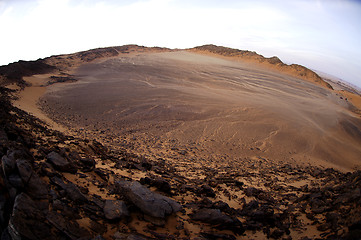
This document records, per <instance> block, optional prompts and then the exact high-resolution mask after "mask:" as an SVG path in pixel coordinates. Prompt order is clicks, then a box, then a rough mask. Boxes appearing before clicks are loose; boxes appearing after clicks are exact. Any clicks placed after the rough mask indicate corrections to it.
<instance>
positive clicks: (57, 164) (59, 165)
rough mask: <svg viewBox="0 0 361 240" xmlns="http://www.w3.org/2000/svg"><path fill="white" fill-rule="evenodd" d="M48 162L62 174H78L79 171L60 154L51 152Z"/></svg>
mask: <svg viewBox="0 0 361 240" xmlns="http://www.w3.org/2000/svg"><path fill="white" fill-rule="evenodd" d="M47 159H48V161H49V162H50V163H51V164H52V165H53V166H54V168H55V169H57V170H59V171H62V172H69V173H76V172H77V169H76V168H75V167H74V166H73V165H72V164H71V163H70V162H69V161H68V160H67V159H66V158H64V157H62V156H61V155H60V154H59V153H56V152H51V153H49V154H48V155H47Z"/></svg>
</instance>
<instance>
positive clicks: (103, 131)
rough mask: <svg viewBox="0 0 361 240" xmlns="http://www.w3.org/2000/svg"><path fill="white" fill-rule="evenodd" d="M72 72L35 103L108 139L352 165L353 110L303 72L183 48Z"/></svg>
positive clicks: (226, 155) (166, 153) (356, 134)
mask: <svg viewBox="0 0 361 240" xmlns="http://www.w3.org/2000/svg"><path fill="white" fill-rule="evenodd" d="M74 75H75V76H76V78H77V79H78V81H77V82H75V83H68V84H55V85H54V86H50V87H49V88H48V90H47V93H46V94H45V95H44V97H43V98H42V104H41V105H42V108H43V110H45V111H46V112H47V114H48V116H51V118H52V119H55V120H56V122H60V123H61V124H63V125H65V126H67V127H68V128H73V129H80V131H82V132H86V134H88V135H89V136H96V137H97V138H100V139H102V140H103V142H107V143H108V144H111V145H113V146H117V145H120V144H123V145H129V146H130V145H132V147H133V148H134V149H135V151H137V152H138V153H141V154H144V155H146V156H152V157H161V158H165V159H170V160H172V161H178V160H179V156H181V157H182V161H183V162H184V166H185V169H186V166H187V164H197V159H205V160H206V161H207V162H208V163H209V164H229V162H234V161H242V159H245V158H258V157H262V158H266V159H270V160H272V161H282V162H290V163H293V162H295V163H297V164H299V163H301V164H312V165H316V166H323V167H334V168H337V169H339V170H343V171H348V170H352V169H355V168H360V164H361V160H360V156H361V133H360V131H359V130H358V129H361V121H360V118H359V115H357V114H355V113H354V112H352V111H351V110H352V108H353V106H352V104H351V102H350V101H348V100H346V99H345V98H342V99H341V98H340V96H339V93H337V92H334V91H332V90H329V89H325V88H323V87H320V86H317V85H315V84H313V83H311V82H307V81H304V80H300V79H297V78H293V77H290V76H289V75H283V74H280V73H276V72H274V71H269V70H267V69H263V68H260V67H258V66H255V65H252V64H250V63H242V62H240V61H230V60H227V59H224V58H217V57H214V56H206V55H200V54H196V53H190V52H186V51H177V52H168V53H167V52H165V53H141V54H132V55H129V56H127V55H122V56H120V57H116V58H109V59H103V60H102V61H97V62H94V63H88V64H84V65H82V66H80V67H79V68H77V70H76V71H74ZM39 91H40V90H39ZM356 105H357V104H356ZM355 129H356V131H355ZM84 134H85V133H84ZM202 164H203V163H202ZM185 172H186V170H185Z"/></svg>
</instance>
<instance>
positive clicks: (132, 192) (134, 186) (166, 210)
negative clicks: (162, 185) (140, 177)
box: [116, 181, 181, 218]
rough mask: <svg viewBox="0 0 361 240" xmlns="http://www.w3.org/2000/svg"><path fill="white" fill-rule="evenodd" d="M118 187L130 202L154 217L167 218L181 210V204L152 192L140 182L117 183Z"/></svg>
mask: <svg viewBox="0 0 361 240" xmlns="http://www.w3.org/2000/svg"><path fill="white" fill-rule="evenodd" d="M116 185H117V187H118V188H119V190H120V191H119V192H121V193H122V194H123V195H124V196H125V197H126V198H127V199H128V200H129V201H130V202H132V203H133V204H134V205H135V206H137V207H138V208H139V209H140V210H141V211H142V212H143V213H145V214H148V215H150V216H152V217H156V218H165V217H166V216H167V215H170V214H172V213H175V212H178V211H180V210H181V205H180V204H179V203H177V202H176V201H174V200H172V199H170V198H167V197H165V196H162V195H160V194H157V193H154V192H152V191H150V190H149V189H148V188H146V187H145V186H143V185H141V184H140V183H139V182H129V181H117V182H116Z"/></svg>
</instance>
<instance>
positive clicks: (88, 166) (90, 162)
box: [80, 158, 96, 172]
mask: <svg viewBox="0 0 361 240" xmlns="http://www.w3.org/2000/svg"><path fill="white" fill-rule="evenodd" d="M80 163H81V164H82V165H83V171H84V172H90V171H92V170H93V169H94V167H95V164H96V163H95V160H94V159H93V158H80Z"/></svg>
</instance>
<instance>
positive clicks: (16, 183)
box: [8, 174, 24, 189]
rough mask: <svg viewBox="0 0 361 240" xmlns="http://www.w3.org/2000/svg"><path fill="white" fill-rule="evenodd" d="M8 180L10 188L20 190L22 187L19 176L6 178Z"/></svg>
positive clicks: (12, 175) (14, 175)
mask: <svg viewBox="0 0 361 240" xmlns="http://www.w3.org/2000/svg"><path fill="white" fill-rule="evenodd" d="M8 180H9V183H10V184H11V186H13V187H14V188H17V189H22V188H23V187H24V183H23V181H22V180H21V178H20V176H19V175H17V174H11V175H10V176H9V177H8Z"/></svg>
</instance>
